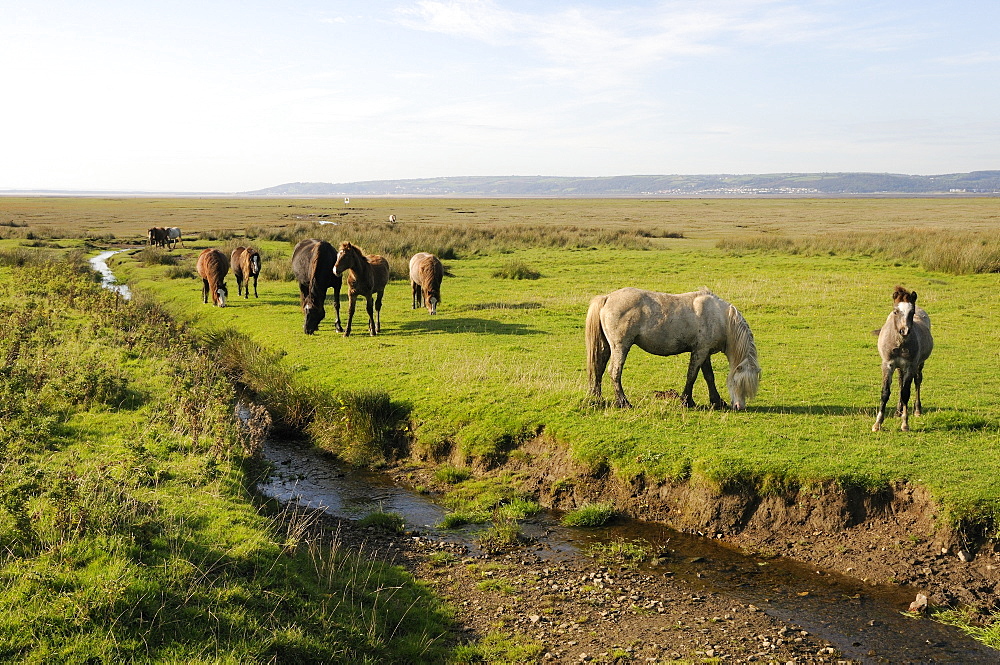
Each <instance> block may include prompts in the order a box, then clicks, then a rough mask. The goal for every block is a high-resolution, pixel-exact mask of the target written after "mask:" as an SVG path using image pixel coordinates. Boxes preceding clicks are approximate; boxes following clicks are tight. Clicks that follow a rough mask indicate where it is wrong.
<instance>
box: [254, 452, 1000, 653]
mask: <svg viewBox="0 0 1000 665" xmlns="http://www.w3.org/2000/svg"><path fill="white" fill-rule="evenodd" d="M262 455H263V457H264V458H265V459H267V460H268V461H270V462H271V463H272V464H273V465H274V472H273V473H272V474H271V477H270V478H269V480H268V481H267V482H265V483H263V484H261V485H260V486H259V489H260V491H261V492H262V493H263V494H265V495H267V496H270V497H273V498H276V499H278V500H280V501H282V502H288V501H295V502H296V503H298V504H300V505H303V506H309V507H312V508H317V509H321V510H324V511H326V512H328V513H330V514H332V515H336V516H339V517H346V518H350V519H357V518H360V517H364V516H365V515H368V514H369V513H371V512H375V511H378V510H382V511H385V512H394V513H397V514H399V515H401V516H402V518H403V521H404V523H405V524H406V526H407V528H409V529H416V530H419V531H421V532H422V533H424V534H425V535H431V536H433V538H434V539H436V540H441V541H449V542H458V543H462V544H464V545H465V546H466V547H467V548H468V549H469V551H470V552H477V551H478V546H477V544H476V541H475V538H476V532H477V531H478V530H479V529H481V528H482V527H469V528H464V529H454V530H445V529H438V528H436V526H435V525H436V524H438V523H440V521H441V519H442V517H443V516H444V515H445V513H446V510H445V509H444V508H442V507H441V506H439V505H437V504H435V503H434V501H433V500H432V498H431V497H429V496H426V495H422V494H419V493H417V492H415V491H413V490H410V489H407V488H405V487H401V486H399V485H397V484H396V483H395V482H394V481H393V479H392V478H391V477H389V476H388V475H387V474H382V473H375V472H358V471H355V470H349V469H348V468H346V467H342V466H339V465H338V464H337V462H336V461H335V460H334V459H333V458H332V457H331V456H330V455H329V454H327V453H324V452H323V451H320V450H317V449H315V448H312V447H310V446H309V445H308V444H306V443H303V442H281V441H268V442H267V443H266V444H265V445H264V448H263V451H262ZM522 531H523V532H524V533H525V534H526V535H528V536H531V537H533V538H536V539H537V540H538V543H539V545H538V549H536V552H537V554H538V555H539V556H541V557H543V558H546V559H552V560H560V559H564V558H569V557H580V556H586V552H587V551H588V549H589V548H590V547H591V546H593V545H595V544H599V543H612V542H616V541H618V540H621V539H625V540H630V541H631V540H642V541H646V542H649V543H650V544H652V546H653V547H654V549H656V550H658V551H659V552H660V553H661V554H663V555H664V557H663V558H660V559H658V563H657V564H655V565H652V566H649V567H648V572H649V573H650V582H651V583H654V584H655V583H656V579H657V577H660V576H662V575H663V574H664V573H667V574H670V575H671V576H672V577H673V579H675V580H677V581H679V582H681V583H682V584H685V585H688V586H689V587H690V588H691V592H692V593H704V592H714V593H718V594H721V595H723V596H727V597H730V598H732V599H733V601H734V602H735V603H740V604H743V605H747V604H753V605H756V606H757V607H759V608H760V609H761V611H764V612H766V613H767V614H769V615H771V616H773V617H775V618H778V619H780V620H782V621H786V622H788V623H792V624H795V625H798V626H801V627H802V628H803V629H805V630H808V631H809V632H810V633H812V634H813V635H816V636H819V637H821V638H823V639H825V640H828V641H829V642H830V643H831V644H833V646H835V647H836V648H837V649H838V650H839V651H840V652H841V653H842V654H843V656H844V657H846V658H850V659H852V660H854V661H856V662H920V663H927V662H949V663H996V662H1000V653H998V652H996V651H994V650H992V649H989V648H987V647H985V646H983V645H982V644H980V643H978V642H976V641H975V640H972V639H971V638H968V637H966V636H965V635H963V634H962V633H961V632H959V631H958V630H956V629H954V628H952V627H950V626H945V625H943V624H939V623H936V622H934V621H930V620H928V619H923V618H917V619H915V618H911V617H910V616H907V615H904V614H902V611H903V610H905V609H906V608H907V607H908V605H909V603H910V601H911V600H913V598H914V596H915V595H916V590H915V589H908V588H905V587H897V586H889V585H882V586H877V587H873V586H871V585H867V584H864V583H862V582H860V581H858V580H855V579H852V578H848V577H844V576H842V575H838V574H837V573H833V572H830V571H824V570H818V569H817V568H815V567H812V566H807V565H804V564H801V563H798V562H795V561H792V560H790V559H782V558H778V559H762V558H759V557H755V556H753V555H749V554H746V553H744V552H741V551H739V550H737V549H736V548H733V547H730V546H727V545H724V544H722V543H720V542H718V541H715V540H712V539H710V538H702V537H699V536H696V535H692V534H687V533H682V532H679V531H674V530H673V529H670V528H668V527H666V526H663V525H661V524H656V523H649V522H640V521H633V520H630V521H627V522H625V523H623V524H618V525H615V526H608V527H603V528H599V529H571V528H567V527H563V526H562V525H561V524H560V523H559V515H558V514H556V513H552V512H547V513H543V514H542V515H539V516H537V517H535V518H533V519H531V520H529V521H527V522H525V523H523V524H522Z"/></svg>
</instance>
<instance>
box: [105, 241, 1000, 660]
mask: <svg viewBox="0 0 1000 665" xmlns="http://www.w3.org/2000/svg"><path fill="white" fill-rule="evenodd" d="M120 251H126V250H113V251H107V252H103V253H101V254H99V255H97V256H95V257H93V258H92V259H90V263H91V265H92V266H93V267H94V270H96V271H98V272H100V273H101V275H102V276H103V285H104V286H105V287H106V288H109V289H112V290H114V291H117V292H118V293H121V294H122V296H123V297H125V298H126V299H128V298H130V297H131V292H130V291H129V288H128V286H126V285H124V284H118V282H117V281H116V280H115V277H114V274H113V273H112V272H111V270H110V268H108V265H107V260H108V258H110V257H111V256H113V255H114V254H116V253H118V252H120ZM261 455H262V456H263V457H264V458H265V459H266V460H267V461H268V462H270V463H271V464H272V465H273V472H272V473H271V475H270V476H269V478H268V480H267V481H266V482H264V483H262V484H260V485H259V487H258V489H259V490H260V491H261V492H262V493H263V494H265V495H267V496H269V497H272V498H274V499H276V500H278V501H281V502H283V503H287V502H296V503H298V504H300V505H302V506H307V507H310V508H315V509H320V510H323V511H325V512H327V513H329V514H331V515H334V516H337V517H343V518H348V519H358V518H361V517H364V516H366V515H368V514H370V513H372V512H376V511H380V510H381V511H384V512H393V513H397V514H399V515H400V516H401V517H402V518H403V521H404V523H405V525H406V528H407V529H410V530H414V531H419V532H421V533H422V534H423V535H429V536H433V538H435V539H437V540H439V541H448V542H453V543H458V544H461V545H464V546H465V548H466V549H467V551H469V552H470V553H472V554H475V553H478V552H479V547H478V544H477V542H476V533H477V531H478V530H479V529H481V528H483V527H482V526H479V527H476V526H470V527H465V528H462V529H448V530H446V529H439V528H437V526H436V525H437V524H439V523H440V522H441V520H442V518H443V517H444V515H445V513H446V512H447V511H446V510H445V509H444V508H443V507H441V506H439V505H437V504H436V503H434V501H433V499H432V497H430V496H427V495H424V494H420V493H418V492H416V491H415V490H411V489H408V488H405V487H402V486H400V485H398V484H396V482H395V481H394V480H393V479H392V478H391V477H390V476H389V475H387V474H384V473H379V472H372V471H358V470H355V469H349V468H347V467H344V466H341V465H340V464H338V463H337V461H336V460H335V459H334V458H333V457H331V456H330V455H329V454H328V453H325V452H323V451H321V450H319V449H316V448H314V447H312V446H310V445H309V444H308V443H306V442H302V441H282V440H272V439H269V440H267V441H265V443H264V445H263V449H262V451H261ZM521 530H522V532H523V533H524V534H525V535H527V536H529V537H531V538H533V539H534V541H535V542H537V543H538V545H537V546H535V547H536V549H535V551H536V553H537V554H538V555H539V556H540V557H543V558H546V559H551V560H554V561H558V560H560V559H563V558H570V557H584V556H587V550H588V549H589V547H590V546H592V545H595V544H599V543H613V542H617V541H619V540H621V539H625V540H628V541H634V540H642V541H646V542H648V543H650V544H651V545H652V546H653V548H654V550H663V551H667V552H669V554H670V556H669V559H668V561H667V562H666V564H665V565H666V566H667V567H668V568H669V570H670V571H671V572H672V573H673V577H674V579H676V580H679V581H681V582H683V583H684V584H687V585H689V586H690V588H691V589H692V592H695V593H697V592H714V593H718V594H722V595H725V596H728V597H731V598H732V599H733V600H734V601H737V602H740V603H743V604H754V605H756V606H757V607H759V608H761V609H762V610H763V611H764V612H767V613H768V614H770V615H771V616H773V617H775V618H777V619H780V620H782V621H786V622H789V623H793V624H796V625H799V626H801V627H802V628H803V629H805V630H808V631H809V632H810V633H812V634H813V635H816V636H818V637H821V638H823V639H825V640H827V641H829V642H830V643H831V644H832V645H833V646H834V647H835V648H837V649H838V650H839V651H840V652H841V653H842V654H843V656H844V657H846V658H850V659H852V660H853V661H855V662H863V663H873V662H880V663H881V662H900V661H903V662H950V663H996V662H1000V653H998V652H997V651H994V650H992V649H990V648H988V647H986V646H985V645H983V644H980V643H979V642H976V641H975V640H973V639H972V638H970V637H967V636H966V635H964V634H963V633H962V632H961V631H959V630H958V629H956V628H952V627H950V626H945V625H943V624H940V623H937V622H934V621H931V620H928V619H924V618H917V619H914V618H911V617H909V616H906V615H904V614H902V610H904V609H906V608H907V606H908V604H909V602H910V601H911V600H912V599H913V598H914V596H915V594H916V590H915V589H913V588H908V587H899V586H891V585H880V586H871V585H868V584H865V583H862V582H860V581H858V580H855V579H853V578H849V577H845V576H842V575H839V574H837V573H833V572H830V571H820V570H817V568H816V567H815V566H808V565H805V564H802V563H798V562H795V561H792V560H790V559H784V558H777V559H763V558H759V557H755V556H753V555H750V554H747V553H744V552H741V551H739V550H737V549H736V548H734V547H731V546H727V545H725V544H723V543H721V542H718V541H715V540H712V539H710V538H704V537H699V536H696V535H692V534H687V533H683V532H679V531H675V530H673V529H670V528H669V527H666V526H664V525H662V524H658V523H650V522H642V521H638V520H629V521H627V522H624V523H621V524H617V525H613V526H608V527H603V528H596V529H573V528H568V527H564V526H562V525H561V524H560V522H559V515H558V514H556V513H554V512H544V513H542V514H540V515H538V516H535V517H533V518H531V519H530V520H526V521H524V522H522V524H521ZM817 573H819V574H817ZM659 574H662V565H661V566H660V569H659V570H656V569H655V568H651V569H650V580H651V583H655V578H656V576H657V575H659Z"/></svg>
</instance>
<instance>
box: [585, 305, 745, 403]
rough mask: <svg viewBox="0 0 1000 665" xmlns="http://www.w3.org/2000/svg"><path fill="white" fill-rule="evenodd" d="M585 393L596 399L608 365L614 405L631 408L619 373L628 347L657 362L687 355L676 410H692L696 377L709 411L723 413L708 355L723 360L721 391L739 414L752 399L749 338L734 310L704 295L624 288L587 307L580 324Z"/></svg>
mask: <svg viewBox="0 0 1000 665" xmlns="http://www.w3.org/2000/svg"><path fill="white" fill-rule="evenodd" d="M585 328H586V345H587V370H588V373H589V375H590V392H591V394H592V395H595V396H596V397H600V396H601V378H602V377H603V375H604V370H605V368H607V367H608V364H609V362H610V369H609V374H610V376H611V380H612V381H613V382H614V384H615V396H616V398H617V404H618V406H619V407H621V408H629V407H631V406H632V405H631V404H630V403H629V401H628V399H627V398H626V397H625V391H624V390H623V389H622V367H623V366H624V365H625V358H626V357H627V356H628V352H629V349H631V348H632V345H633V344H635V345H637V346H638V347H639V348H640V349H642V350H643V351H646V352H648V353H652V354H654V355H658V356H673V355H677V354H680V353H685V352H688V351H690V352H691V361H690V363H688V371H687V381H686V382H685V383H684V391H683V392H682V393H681V404H683V405H684V406H688V407H690V406H694V399H693V398H692V397H691V390H692V389H693V387H694V382H695V379H697V378H698V371H699V370H700V371H701V373H702V374H703V375H704V377H705V383H707V384H708V396H709V401H710V402H711V404H712V406H713V407H714V408H717V409H723V408H726V403H725V402H724V401H723V400H722V397H721V396H720V395H719V391H718V390H717V389H716V387H715V373H714V372H713V371H712V354H713V353H718V352H720V351H722V352H725V354H726V356H727V357H728V358H729V378H728V379H727V380H726V387H727V388H728V389H729V398H730V399H731V400H732V402H733V408H734V409H742V408H745V407H746V405H747V402H749V401H750V400H752V399H753V398H754V396H755V395H756V394H757V387H758V385H759V383H760V365H758V364H757V346H756V345H755V344H754V341H753V333H752V332H751V331H750V326H749V325H748V324H747V322H746V319H744V318H743V315H742V314H740V313H739V311H737V309H736V308H735V307H734V306H732V305H730V304H729V303H727V302H726V301H724V300H722V299H721V298H719V297H718V296H716V295H715V294H714V293H712V292H711V291H709V290H707V289H702V290H701V291H695V292H693V293H681V294H678V295H672V294H669V293H657V292H656V291H643V290H641V289H634V288H625V289H619V290H618V291H614V292H612V293H609V294H608V295H606V296H597V297H596V298H594V299H593V300H591V301H590V309H589V310H588V311H587V320H586V326H585Z"/></svg>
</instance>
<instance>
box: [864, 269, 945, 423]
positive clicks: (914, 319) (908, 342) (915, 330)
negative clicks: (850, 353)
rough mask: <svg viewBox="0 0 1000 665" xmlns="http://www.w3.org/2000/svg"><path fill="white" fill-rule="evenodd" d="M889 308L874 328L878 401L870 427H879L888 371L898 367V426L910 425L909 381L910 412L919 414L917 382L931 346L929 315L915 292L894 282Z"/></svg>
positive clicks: (887, 389) (889, 379) (889, 381)
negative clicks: (879, 368)
mask: <svg viewBox="0 0 1000 665" xmlns="http://www.w3.org/2000/svg"><path fill="white" fill-rule="evenodd" d="M892 305H893V307H892V312H890V313H889V316H888V317H886V319H885V323H884V324H883V325H882V329H881V330H880V331H878V353H879V355H880V356H882V401H881V402H880V403H879V409H878V414H877V415H876V416H875V424H874V425H872V431H873V432H877V431H879V430H880V429H881V428H882V421H883V420H885V405H886V403H887V402H888V401H889V395H890V393H891V392H892V373H893V372H894V371H896V370H897V369H898V370H899V404H897V406H896V415H898V416H899V417H900V420H901V423H900V426H899V429H901V430H903V431H904V432H906V431H908V430H909V429H910V418H909V415H910V414H909V401H910V385H911V384H912V385H913V386H914V387H915V388H916V393H917V395H916V397H917V399H916V402H915V404H914V405H913V407H914V408H913V415H915V416H919V415H920V410H921V404H920V384H921V383H923V381H924V361H925V360H927V358H928V357H929V356H930V355H931V351H932V350H933V349H934V338H933V337H931V318H930V317H929V316H927V312H925V311H924V310H922V309H920V308H919V307H917V292H916V291H908V290H906V289H904V288H903V287H902V286H897V287H896V290H895V291H893V293H892Z"/></svg>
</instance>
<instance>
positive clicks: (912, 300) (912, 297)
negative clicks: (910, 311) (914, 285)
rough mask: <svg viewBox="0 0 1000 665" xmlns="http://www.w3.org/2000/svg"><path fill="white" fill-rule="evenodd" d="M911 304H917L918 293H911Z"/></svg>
mask: <svg viewBox="0 0 1000 665" xmlns="http://www.w3.org/2000/svg"><path fill="white" fill-rule="evenodd" d="M910 302H911V303H913V304H914V305H916V304H917V292H916V291H910Z"/></svg>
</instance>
